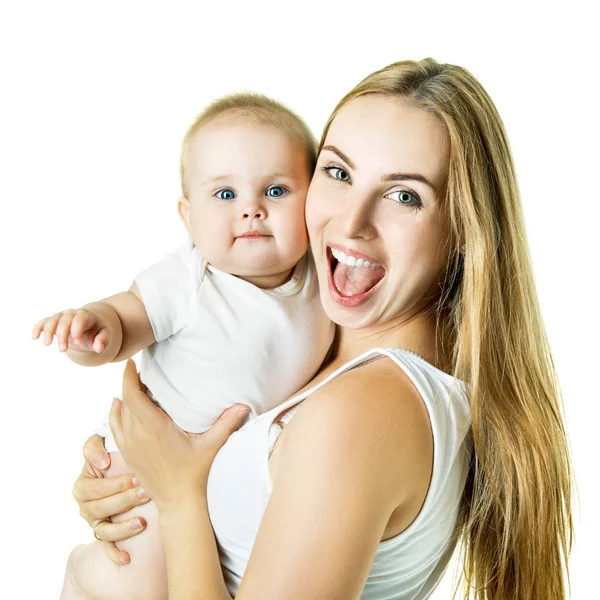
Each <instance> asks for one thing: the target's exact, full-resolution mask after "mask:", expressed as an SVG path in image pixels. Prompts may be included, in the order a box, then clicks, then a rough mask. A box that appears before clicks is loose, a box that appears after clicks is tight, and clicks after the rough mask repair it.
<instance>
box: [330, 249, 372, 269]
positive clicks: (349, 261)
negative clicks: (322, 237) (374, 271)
mask: <svg viewBox="0 0 600 600" xmlns="http://www.w3.org/2000/svg"><path fill="white" fill-rule="evenodd" d="M331 254H333V256H334V257H335V259H336V260H337V261H338V262H341V263H344V264H345V265H348V266H349V267H373V268H375V267H380V266H381V265H378V264H377V263H372V262H369V261H368V260H363V259H362V258H356V257H355V256H348V255H347V254H344V253H343V252H342V251H341V250H336V249H335V248H332V249H331Z"/></svg>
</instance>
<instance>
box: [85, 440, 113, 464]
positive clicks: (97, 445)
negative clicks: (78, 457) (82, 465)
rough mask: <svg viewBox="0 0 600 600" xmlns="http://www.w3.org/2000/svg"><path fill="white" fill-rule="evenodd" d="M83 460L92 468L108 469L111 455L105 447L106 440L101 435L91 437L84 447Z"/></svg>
mask: <svg viewBox="0 0 600 600" xmlns="http://www.w3.org/2000/svg"><path fill="white" fill-rule="evenodd" d="M83 458H84V459H85V462H86V463H88V464H89V465H90V466H94V467H96V468H98V469H108V467H109V466H110V455H109V454H108V452H107V451H106V448H105V447H104V438H103V437H100V436H99V435H93V436H91V437H89V438H88V439H87V440H86V441H85V444H84V445H83Z"/></svg>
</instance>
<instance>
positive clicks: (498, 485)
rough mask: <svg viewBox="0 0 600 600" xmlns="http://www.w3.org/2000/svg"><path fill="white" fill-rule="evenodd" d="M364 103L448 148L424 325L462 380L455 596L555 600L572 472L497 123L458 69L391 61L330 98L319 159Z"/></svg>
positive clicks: (567, 540) (567, 541)
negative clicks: (419, 119)
mask: <svg viewBox="0 0 600 600" xmlns="http://www.w3.org/2000/svg"><path fill="white" fill-rule="evenodd" d="M365 94H384V95H388V96H392V97H401V98H403V99H404V100H407V101H409V102H410V103H411V104H412V105H414V106H417V107H420V108H422V109H424V110H427V111H430V112H431V113H433V114H435V115H437V117H438V118H439V119H440V120H441V122H442V123H443V124H444V125H445V128H446V130H447V133H448V137H449V140H450V163H449V172H448V180H447V191H446V196H445V198H444V199H443V201H444V202H446V203H447V209H448V215H449V218H450V223H451V231H452V235H451V236H450V238H451V240H452V241H451V247H450V248H449V259H448V263H447V265H446V269H445V273H444V275H445V277H444V281H445V283H444V285H443V286H442V292H441V295H440V298H439V301H438V303H437V305H436V316H437V319H438V323H439V322H440V319H443V321H444V324H445V325H446V326H447V327H446V328H447V329H449V331H450V332H451V334H450V335H451V336H452V337H451V347H452V349H453V352H452V366H453V375H454V376H455V377H457V378H459V379H462V380H463V381H465V382H467V385H468V389H469V399H470V404H471V414H472V429H473V442H474V455H473V460H472V463H471V466H470V470H469V476H468V479H467V484H466V486H465V493H464V502H463V506H462V519H461V522H460V523H459V525H462V534H461V553H460V557H461V561H462V564H463V570H462V579H461V581H460V583H462V584H464V583H466V584H467V585H466V586H464V588H463V589H462V594H461V595H462V597H463V598H474V599H475V600H492V599H493V600H530V599H531V600H550V599H562V598H565V597H566V589H565V577H564V573H565V570H566V573H567V577H568V565H567V559H568V555H569V553H570V550H571V546H572V541H573V523H572V517H571V488H572V483H573V481H572V465H571V459H570V455H569V447H568V442H567V438H566V434H565V430H564V426H563V418H562V399H561V392H560V387H559V383H558V379H557V375H556V370H555V366H554V362H553V359H552V354H551V351H550V347H549V344H548V339H547V337H546V332H545V329H544V324H543V321H542V317H541V314H540V309H539V303H538V298H537V292H536V288H535V284H534V278H533V270H532V266H531V260H530V255H529V248H528V244H527V238H526V233H525V225H524V219H523V212H522V208H521V200H520V194H519V188H518V185H517V179H516V175H515V168H514V164H513V160H512V155H511V150H510V147H509V143H508V139H507V135H506V132H505V129H504V125H503V123H502V120H501V118H500V116H499V114H498V112H497V110H496V107H495V106H494V104H493V102H492V100H491V98H490V97H489V96H488V94H487V92H486V91H485V90H484V89H483V87H482V86H481V84H480V83H479V82H478V81H477V80H476V79H475V78H474V77H473V75H471V73H469V72H468V71H467V70H466V69H464V68H462V67H458V66H455V65H449V64H440V63H438V62H436V61H435V60H433V59H431V58H426V59H424V60H421V61H419V62H415V61H402V62H397V63H394V64H391V65H389V66H387V67H385V68H384V69H381V70H380V71H376V72H375V73H372V74H371V75H369V76H368V77H367V78H366V79H364V80H363V81H361V82H360V83H359V84H358V85H357V86H356V87H355V88H354V89H353V90H352V91H350V92H349V93H348V94H347V95H346V96H345V97H344V98H343V99H342V100H341V101H340V103H339V104H338V106H337V107H336V108H335V110H334V111H333V114H332V115H331V117H330V118H329V120H328V122H327V124H326V126H325V130H324V132H323V136H322V139H321V143H320V146H319V151H320V150H321V147H322V146H323V144H324V141H325V138H326V136H327V132H328V131H329V127H330V125H331V122H332V121H333V119H334V118H335V116H336V114H337V113H338V112H339V110H340V109H341V108H342V107H343V106H345V105H346V104H347V103H348V102H350V101H352V100H354V99H355V98H358V97H360V96H364V95H365ZM448 326H449V327H448ZM441 330H442V328H440V331H441ZM458 591H459V588H458V587H457V588H456V590H455V596H456V593H458Z"/></svg>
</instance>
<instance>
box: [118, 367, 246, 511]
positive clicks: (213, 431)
mask: <svg viewBox="0 0 600 600" xmlns="http://www.w3.org/2000/svg"><path fill="white" fill-rule="evenodd" d="M249 410H250V408H249V407H247V406H245V405H242V404H236V405H233V406H231V407H229V408H228V409H227V410H225V411H224V412H223V413H222V415H221V416H220V417H219V418H218V419H217V421H216V422H215V424H214V425H213V426H212V427H211V428H210V429H209V430H207V431H205V432H204V433H201V434H190V433H187V432H185V431H183V430H182V429H180V428H179V427H177V425H175V423H174V422H173V421H172V420H171V419H170V417H169V416H168V415H167V414H166V413H165V412H164V411H163V410H161V409H160V408H159V407H158V406H156V405H155V404H154V403H153V402H152V400H151V399H150V398H149V397H148V396H147V395H146V394H145V393H144V392H143V391H142V384H141V381H140V379H139V376H138V373H137V371H136V367H135V363H134V362H133V361H132V360H131V359H130V360H128V361H127V365H126V367H125V373H124V374H123V402H122V403H121V402H120V401H119V400H117V399H115V400H113V406H112V409H111V411H110V428H111V430H112V433H113V435H114V438H115V441H116V443H117V446H118V447H119V450H120V451H121V454H122V455H123V458H124V459H125V461H126V462H127V464H128V465H129V466H130V468H131V469H132V471H133V472H134V473H135V474H136V475H137V477H138V479H139V480H140V482H141V485H142V486H143V488H144V489H145V490H146V491H147V493H148V494H149V496H150V497H151V498H152V499H153V500H154V501H155V502H156V504H157V505H158V508H159V510H163V509H164V508H167V507H170V506H176V505H178V504H179V503H180V502H182V501H185V500H187V499H194V498H197V497H198V496H199V495H205V494H206V485H207V481H208V473H209V471H210V468H211V465H212V463H213V460H214V458H215V456H216V455H217V452H218V451H219V449H220V448H221V446H222V445H223V444H224V443H225V442H226V441H227V439H228V438H229V436H230V435H231V434H232V433H233V432H234V431H235V430H236V429H238V427H239V426H240V425H241V423H242V421H243V419H244V417H245V416H246V415H247V414H248V411H249Z"/></svg>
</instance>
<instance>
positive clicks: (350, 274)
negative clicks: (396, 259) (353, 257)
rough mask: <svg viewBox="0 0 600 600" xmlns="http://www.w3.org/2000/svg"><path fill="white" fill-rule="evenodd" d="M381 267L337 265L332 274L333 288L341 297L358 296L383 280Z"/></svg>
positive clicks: (383, 271)
mask: <svg viewBox="0 0 600 600" xmlns="http://www.w3.org/2000/svg"><path fill="white" fill-rule="evenodd" d="M384 274H385V269H384V268H383V267H375V268H372V267H369V268H367V267H349V266H348V265H345V264H343V263H337V265H336V267H335V271H334V272H333V281H334V282H335V287H336V288H337V289H338V292H339V293H340V294H341V295H342V296H358V295H359V294H364V293H365V292H368V291H369V290H370V289H371V288H372V287H373V286H375V284H377V283H379V282H380V281H381V280H382V279H383V275H384Z"/></svg>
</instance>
